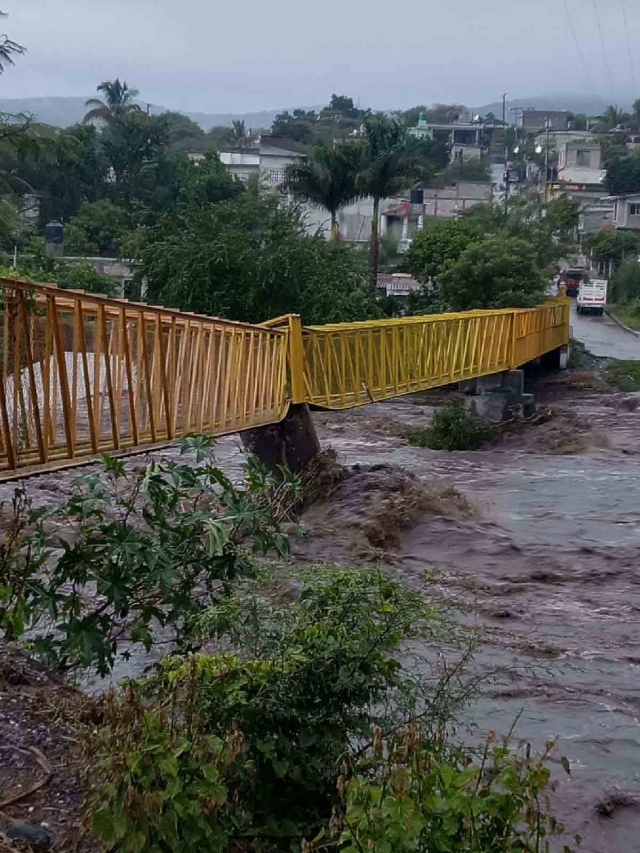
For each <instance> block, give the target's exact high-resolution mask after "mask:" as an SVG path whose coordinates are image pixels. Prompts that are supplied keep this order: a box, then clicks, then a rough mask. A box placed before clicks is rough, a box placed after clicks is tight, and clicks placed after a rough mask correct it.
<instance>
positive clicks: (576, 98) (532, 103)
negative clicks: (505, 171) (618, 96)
mask: <svg viewBox="0 0 640 853" xmlns="http://www.w3.org/2000/svg"><path fill="white" fill-rule="evenodd" d="M610 103H611V102H610V101H605V100H602V99H600V98H593V97H591V98H589V97H586V96H585V95H572V94H569V93H567V94H560V95H536V96H533V97H526V98H517V99H514V100H507V121H513V120H514V119H515V116H516V113H515V112H513V111H514V110H518V109H534V110H569V111H570V112H572V113H586V114H587V115H591V116H594V115H601V114H602V113H603V112H604V111H605V110H606V108H607V107H608V106H609V104H610ZM616 106H617V107H618V108H620V109H624V110H628V109H630V108H631V103H630V102H629V101H626V100H623V101H622V102H619V103H618V104H616ZM474 109H475V111H476V112H477V113H479V114H480V115H482V116H484V115H486V114H487V113H493V114H494V115H495V117H496V118H502V101H494V103H492V104H485V105H484V106H483V107H474Z"/></svg>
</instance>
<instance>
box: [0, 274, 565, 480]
mask: <svg viewBox="0 0 640 853" xmlns="http://www.w3.org/2000/svg"><path fill="white" fill-rule="evenodd" d="M568 338H569V307H568V301H567V300H557V301H555V302H550V303H547V304H545V305H543V306H540V307H539V308H533V309H524V310H503V311H473V312H468V313H463V314H441V315H431V316H426V317H407V318H400V319H393V320H382V321H367V322H361V323H346V324H337V325H327V326H309V327H302V326H301V323H300V318H298V317H296V316H287V317H283V318H278V320H275V321H271V322H268V323H265V324H263V325H251V324H248V323H237V322H232V321H229V320H223V319H219V318H213V317H205V316H202V315H196V314H189V313H185V312H179V311H174V310H170V309H166V308H160V307H153V306H149V305H145V304H142V303H133V302H128V301H127V300H119V299H110V298H107V297H103V296H99V295H93V294H86V293H83V292H81V291H70V290H60V289H58V288H56V287H54V286H52V285H32V284H28V283H27V282H22V281H13V280H11V279H3V280H0V478H2V476H7V475H9V474H11V473H12V472H15V471H17V470H20V469H29V468H31V467H33V466H42V465H46V466H47V467H56V465H63V464H68V462H69V461H72V460H79V459H82V458H83V457H91V456H94V455H96V454H97V453H105V452H113V451H121V450H133V449H135V448H140V449H143V448H144V447H145V446H151V445H154V444H157V443H159V442H163V441H171V440H173V439H175V438H178V437H179V436H181V435H186V434H188V433H190V432H205V433H209V434H212V435H223V434H225V433H232V432H238V431H240V430H243V429H247V428H250V427H255V426H260V425H263V424H267V423H275V422H277V421H279V420H281V419H282V418H283V417H284V416H285V415H286V413H287V410H288V407H289V404H290V403H292V402H294V403H301V402H308V403H310V404H313V405H316V406H321V407H324V408H330V409H344V408H349V407H352V406H359V405H363V404H366V403H369V402H372V401H374V400H382V399H387V398H389V397H395V396H399V395H402V394H408V393H411V392H413V391H419V390H421V389H425V388H432V387H435V386H438V385H447V384H450V383H451V382H457V381H459V380H461V379H470V378H473V377H476V376H482V375H484V374H488V373H495V372H498V371H501V370H507V369H509V368H513V367H516V366H518V365H521V364H524V363H526V362H527V361H530V360H532V359H533V358H536V357H537V356H540V355H542V354H543V353H545V352H549V351H551V350H553V349H556V348H557V347H559V346H562V345H563V344H566V343H568Z"/></svg>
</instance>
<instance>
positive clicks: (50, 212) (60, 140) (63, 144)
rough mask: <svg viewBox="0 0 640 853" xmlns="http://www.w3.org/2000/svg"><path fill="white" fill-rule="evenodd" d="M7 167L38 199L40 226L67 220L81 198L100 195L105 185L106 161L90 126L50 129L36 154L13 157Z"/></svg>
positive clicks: (105, 190)
mask: <svg viewBox="0 0 640 853" xmlns="http://www.w3.org/2000/svg"><path fill="white" fill-rule="evenodd" d="M10 167H11V168H13V169H15V171H16V174H17V175H18V176H19V177H20V178H21V179H22V180H24V181H25V183H26V184H27V185H28V186H29V187H31V188H32V189H33V192H36V193H37V194H38V196H39V198H40V222H39V225H40V228H43V227H44V225H45V224H46V223H47V222H50V221H51V220H55V219H57V220H60V221H62V222H67V221H68V220H69V219H71V218H72V217H73V216H75V215H76V214H77V213H78V211H79V209H80V207H81V206H82V204H83V203H84V202H85V201H89V202H93V201H97V200H98V199H100V198H103V197H104V196H105V195H106V193H107V192H108V188H109V182H108V172H109V164H108V163H107V161H106V159H105V156H104V151H103V149H102V144H101V141H100V134H99V133H98V132H97V130H96V128H95V127H93V126H91V125H75V126H73V127H70V128H67V129H66V130H53V129H51V130H50V132H49V135H48V138H47V139H46V141H45V144H44V145H43V146H42V147H41V150H40V151H39V152H38V153H37V154H35V155H34V156H29V157H26V158H22V159H17V158H14V159H13V161H12V166H10Z"/></svg>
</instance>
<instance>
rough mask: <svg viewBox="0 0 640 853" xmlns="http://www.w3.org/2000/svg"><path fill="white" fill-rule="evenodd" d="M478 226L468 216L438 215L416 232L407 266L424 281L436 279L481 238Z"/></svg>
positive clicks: (418, 278)
mask: <svg viewBox="0 0 640 853" xmlns="http://www.w3.org/2000/svg"><path fill="white" fill-rule="evenodd" d="M478 236H479V230H478V228H476V227H474V225H473V223H472V222H471V221H468V220H465V219H435V220H433V221H431V222H429V223H428V224H427V226H426V227H425V229H424V230H423V231H418V232H417V233H416V234H414V236H413V242H412V244H411V248H410V249H409V251H408V253H407V256H406V260H405V266H406V268H407V269H408V270H409V272H410V273H412V275H413V276H414V277H415V278H416V279H417V280H418V281H419V282H421V283H422V284H428V283H429V282H431V281H435V280H436V279H437V278H438V276H439V275H440V273H441V272H442V271H443V270H444V269H446V267H447V266H448V265H450V264H452V263H454V262H455V261H457V260H458V258H459V257H460V255H461V254H462V253H463V252H464V250H465V249H466V248H467V246H468V245H469V244H470V243H472V242H474V241H475V240H477V239H478Z"/></svg>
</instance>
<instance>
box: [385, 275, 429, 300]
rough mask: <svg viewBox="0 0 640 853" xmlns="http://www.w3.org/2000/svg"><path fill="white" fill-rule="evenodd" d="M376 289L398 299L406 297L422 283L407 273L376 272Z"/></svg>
mask: <svg viewBox="0 0 640 853" xmlns="http://www.w3.org/2000/svg"><path fill="white" fill-rule="evenodd" d="M377 287H378V290H382V291H384V292H385V294H386V295H387V296H394V297H396V298H399V299H407V298H408V297H409V296H410V295H411V294H412V293H415V292H416V291H418V290H420V288H421V287H422V285H421V284H420V282H418V281H416V280H415V278H412V276H411V275H409V273H404V272H393V273H383V272H381V273H378V284H377Z"/></svg>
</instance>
